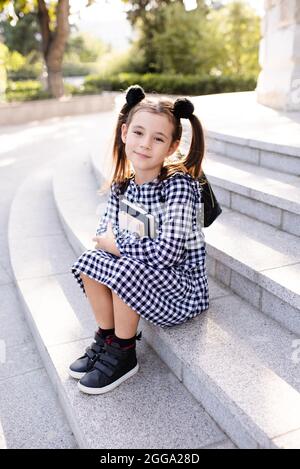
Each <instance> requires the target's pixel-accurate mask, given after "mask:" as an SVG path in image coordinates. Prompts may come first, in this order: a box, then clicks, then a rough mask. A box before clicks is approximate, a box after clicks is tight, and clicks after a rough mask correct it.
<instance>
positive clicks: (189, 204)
mask: <svg viewBox="0 0 300 469" xmlns="http://www.w3.org/2000/svg"><path fill="white" fill-rule="evenodd" d="M194 204H195V196H194V189H193V186H192V184H191V182H190V181H189V180H188V179H186V178H183V177H179V178H173V179H169V180H167V181H166V186H165V203H164V204H163V221H162V224H161V226H160V227H159V233H158V236H157V238H155V239H151V238H149V237H142V238H137V236H134V237H133V236H132V235H130V236H127V237H123V238H122V237H118V236H117V237H116V244H117V247H118V249H119V251H120V253H121V255H125V256H128V257H133V258H136V259H139V260H140V261H142V262H144V263H146V264H148V265H150V266H153V267H155V268H157V269H165V268H168V267H171V266H174V265H177V264H181V263H182V262H184V261H185V259H186V254H187V252H186V249H185V244H186V240H187V239H188V238H189V237H190V234H191V231H192V226H193V224H192V221H193V217H192V214H193V209H194Z"/></svg>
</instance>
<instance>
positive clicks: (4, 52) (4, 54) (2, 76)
mask: <svg viewBox="0 0 300 469" xmlns="http://www.w3.org/2000/svg"><path fill="white" fill-rule="evenodd" d="M7 60H8V48H7V47H6V46H5V45H4V44H2V43H1V42H0V101H2V99H3V96H4V93H5V90H6V85H7V73H6V66H7Z"/></svg>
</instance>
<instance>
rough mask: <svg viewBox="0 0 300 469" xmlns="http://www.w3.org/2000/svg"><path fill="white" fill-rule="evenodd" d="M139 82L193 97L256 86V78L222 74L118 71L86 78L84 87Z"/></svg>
mask: <svg viewBox="0 0 300 469" xmlns="http://www.w3.org/2000/svg"><path fill="white" fill-rule="evenodd" d="M135 83H138V84H140V85H141V86H142V87H143V88H144V90H145V91H146V92H148V93H163V94H174V95H176V94H186V95H190V96H193V95H194V96H196V95H203V94H212V93H228V92H233V91H251V90H254V89H255V86H256V78H255V77H253V76H249V77H246V76H245V77H239V76H231V77H225V76H224V77H222V76H219V77H218V76H200V75H199V76H197V75H194V74H193V75H183V74H181V75H180V74H176V75H167V74H159V73H158V74H155V73H146V74H138V73H118V74H116V75H113V76H106V77H104V76H102V77H99V76H89V77H86V79H85V82H84V86H85V88H86V89H89V90H91V91H94V92H95V91H97V90H98V89H99V90H108V91H124V90H126V88H128V87H129V86H131V85H133V84H135Z"/></svg>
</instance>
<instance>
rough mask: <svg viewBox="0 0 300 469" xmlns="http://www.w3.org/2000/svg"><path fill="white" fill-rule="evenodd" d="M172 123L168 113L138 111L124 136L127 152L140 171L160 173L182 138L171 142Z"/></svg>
mask: <svg viewBox="0 0 300 469" xmlns="http://www.w3.org/2000/svg"><path fill="white" fill-rule="evenodd" d="M172 130H173V127H172V124H171V122H170V121H169V119H168V118H167V116H165V115H164V114H154V113H152V112H149V111H142V110H141V111H137V112H136V113H135V114H134V116H133V118H132V120H131V122H130V124H129V127H128V128H127V126H126V124H123V125H122V128H121V132H122V134H121V137H122V141H123V143H125V153H126V156H127V158H128V159H129V160H130V161H131V163H132V165H133V167H134V169H135V171H136V172H138V173H139V174H140V175H144V176H147V175H158V174H159V172H160V169H161V167H162V165H163V162H164V160H165V158H166V157H168V156H170V155H172V154H173V153H174V151H175V150H176V149H177V147H178V145H179V141H177V142H174V143H173V145H171V140H172Z"/></svg>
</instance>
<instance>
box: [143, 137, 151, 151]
mask: <svg viewBox="0 0 300 469" xmlns="http://www.w3.org/2000/svg"><path fill="white" fill-rule="evenodd" d="M141 146H142V147H143V148H149V149H150V148H151V144H150V140H149V139H145V140H144V141H143V142H142V145H141Z"/></svg>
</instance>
